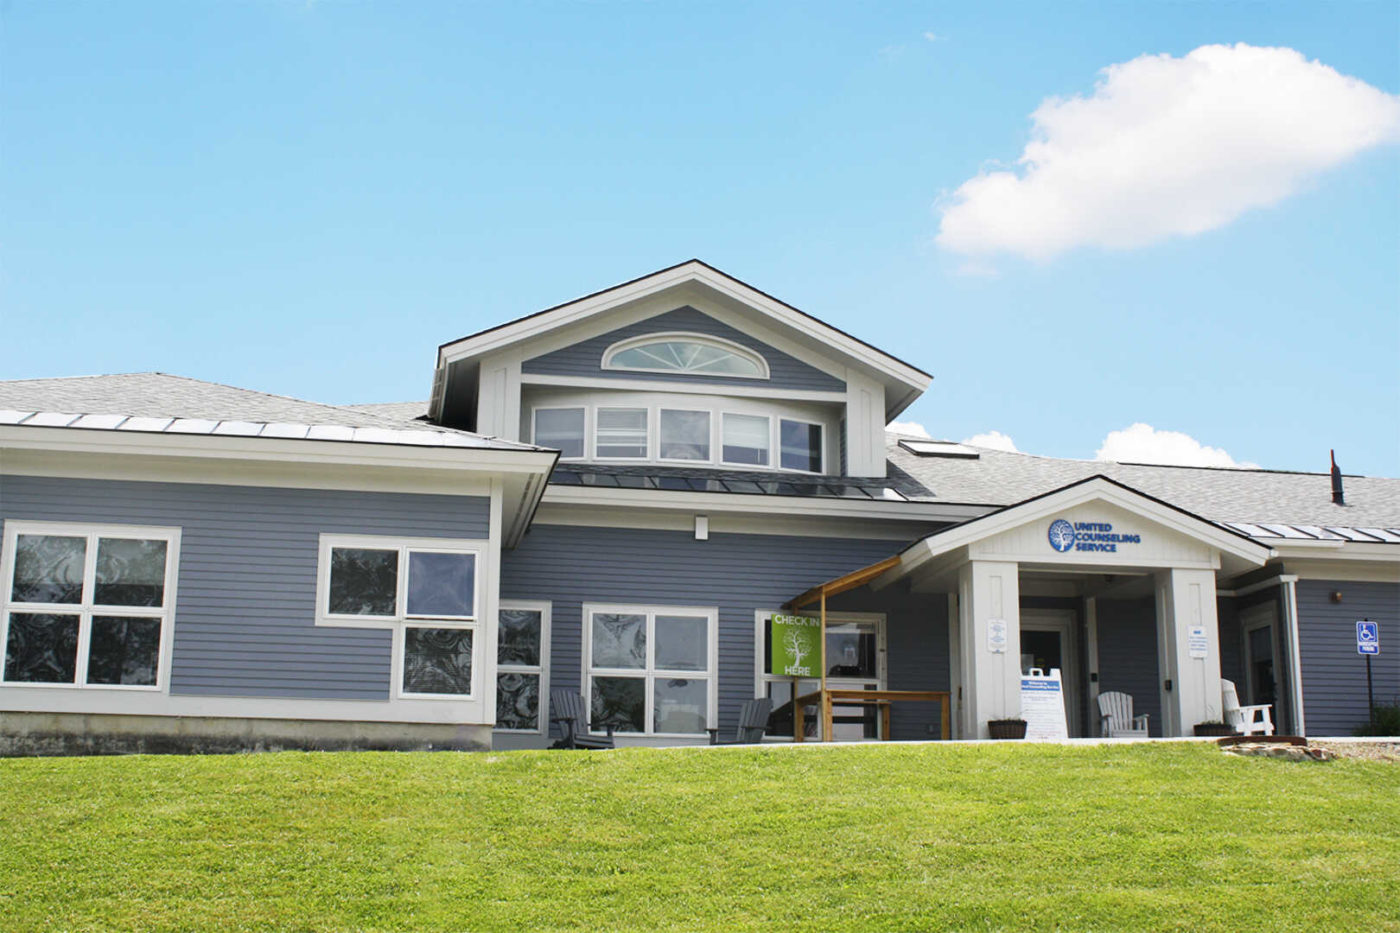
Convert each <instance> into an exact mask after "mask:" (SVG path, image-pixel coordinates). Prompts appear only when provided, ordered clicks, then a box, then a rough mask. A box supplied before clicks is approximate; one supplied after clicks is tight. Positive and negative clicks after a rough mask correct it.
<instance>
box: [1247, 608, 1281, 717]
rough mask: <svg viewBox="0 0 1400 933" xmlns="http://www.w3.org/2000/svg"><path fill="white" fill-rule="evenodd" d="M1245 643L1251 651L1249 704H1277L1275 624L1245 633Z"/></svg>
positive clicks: (1260, 626) (1261, 626)
mask: <svg viewBox="0 0 1400 933" xmlns="http://www.w3.org/2000/svg"><path fill="white" fill-rule="evenodd" d="M1245 643H1246V646H1247V648H1248V651H1249V658H1248V664H1249V668H1248V678H1249V700H1248V703H1251V704H1253V703H1269V704H1273V703H1274V702H1275V696H1276V694H1277V693H1278V689H1277V686H1278V685H1277V683H1276V682H1275V680H1274V626H1273V623H1272V622H1270V623H1267V624H1265V625H1259V626H1255V627H1254V628H1251V629H1249V630H1248V631H1247V632H1246V633H1245Z"/></svg>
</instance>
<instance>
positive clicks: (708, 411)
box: [656, 405, 718, 466]
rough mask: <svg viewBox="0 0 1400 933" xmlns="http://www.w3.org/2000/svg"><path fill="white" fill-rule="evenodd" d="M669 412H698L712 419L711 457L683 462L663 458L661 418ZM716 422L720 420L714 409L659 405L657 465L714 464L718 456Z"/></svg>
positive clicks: (672, 458) (657, 407)
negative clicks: (716, 449) (716, 416)
mask: <svg viewBox="0 0 1400 933" xmlns="http://www.w3.org/2000/svg"><path fill="white" fill-rule="evenodd" d="M668 411H674V412H697V413H700V414H703V415H705V416H706V417H707V418H709V419H710V421H709V423H710V430H709V435H710V444H709V448H710V449H709V456H707V457H704V458H703V459H701V458H697V459H695V460H681V459H677V458H675V457H663V456H661V445H662V440H661V418H662V415H663V413H664V412H668ZM716 420H718V419H716V418H715V410H714V409H713V408H687V407H682V406H680V405H658V406H656V462H657V463H670V464H677V465H680V466H696V465H697V464H705V465H709V464H713V463H714V462H715V456H716V451H715V421H716Z"/></svg>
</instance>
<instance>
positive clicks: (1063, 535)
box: [1050, 518, 1074, 552]
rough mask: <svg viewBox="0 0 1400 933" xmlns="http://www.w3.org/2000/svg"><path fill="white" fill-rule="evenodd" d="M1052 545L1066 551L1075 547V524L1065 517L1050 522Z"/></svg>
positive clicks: (1056, 548) (1058, 549)
mask: <svg viewBox="0 0 1400 933" xmlns="http://www.w3.org/2000/svg"><path fill="white" fill-rule="evenodd" d="M1050 546H1051V547H1052V548H1054V549H1055V550H1057V551H1060V552H1064V551H1068V550H1069V549H1070V548H1072V547H1074V526H1073V525H1071V524H1070V523H1069V522H1067V521H1065V520H1064V519H1063V518H1057V519H1055V520H1054V521H1053V522H1051V523H1050Z"/></svg>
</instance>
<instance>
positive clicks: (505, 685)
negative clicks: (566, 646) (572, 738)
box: [496, 602, 550, 733]
mask: <svg viewBox="0 0 1400 933" xmlns="http://www.w3.org/2000/svg"><path fill="white" fill-rule="evenodd" d="M549 615H550V604H549V603H534V602H531V603H526V602H502V603H501V609H500V612H499V613H498V614H497V617H498V619H499V620H500V626H499V628H498V631H497V634H496V728H497V730H500V731H503V732H538V733H543V732H544V731H546V729H547V727H548V725H549V723H548V714H547V712H546V709H547V702H546V700H545V698H546V697H547V696H548V695H549Z"/></svg>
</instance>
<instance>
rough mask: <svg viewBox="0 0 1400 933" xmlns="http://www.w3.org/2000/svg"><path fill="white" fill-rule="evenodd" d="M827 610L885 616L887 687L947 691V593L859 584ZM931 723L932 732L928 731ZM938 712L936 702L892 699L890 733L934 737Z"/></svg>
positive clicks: (939, 722) (897, 736) (899, 736)
mask: <svg viewBox="0 0 1400 933" xmlns="http://www.w3.org/2000/svg"><path fill="white" fill-rule="evenodd" d="M827 609H828V610H829V611H830V610H832V609H837V610H841V611H846V612H879V613H884V616H885V648H886V652H885V672H886V674H887V675H888V683H889V689H891V690H947V689H948V684H949V679H950V678H949V668H948V597H947V596H946V595H945V594H943V593H909V592H907V591H906V588H905V587H903V586H894V587H890V588H887V589H883V590H871V589H869V588H868V587H861V588H860V589H858V590H853V591H851V592H850V593H845V594H842V595H840V596H837V597H835V598H834V599H833V600H831V601H829V602H828V603H827ZM930 727H932V730H933V731H930ZM941 729H942V712H941V710H940V708H939V706H938V705H937V704H934V703H908V702H904V703H895V704H893V705H892V706H891V707H890V738H892V739H936V738H938V737H939V735H940V734H941Z"/></svg>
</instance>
